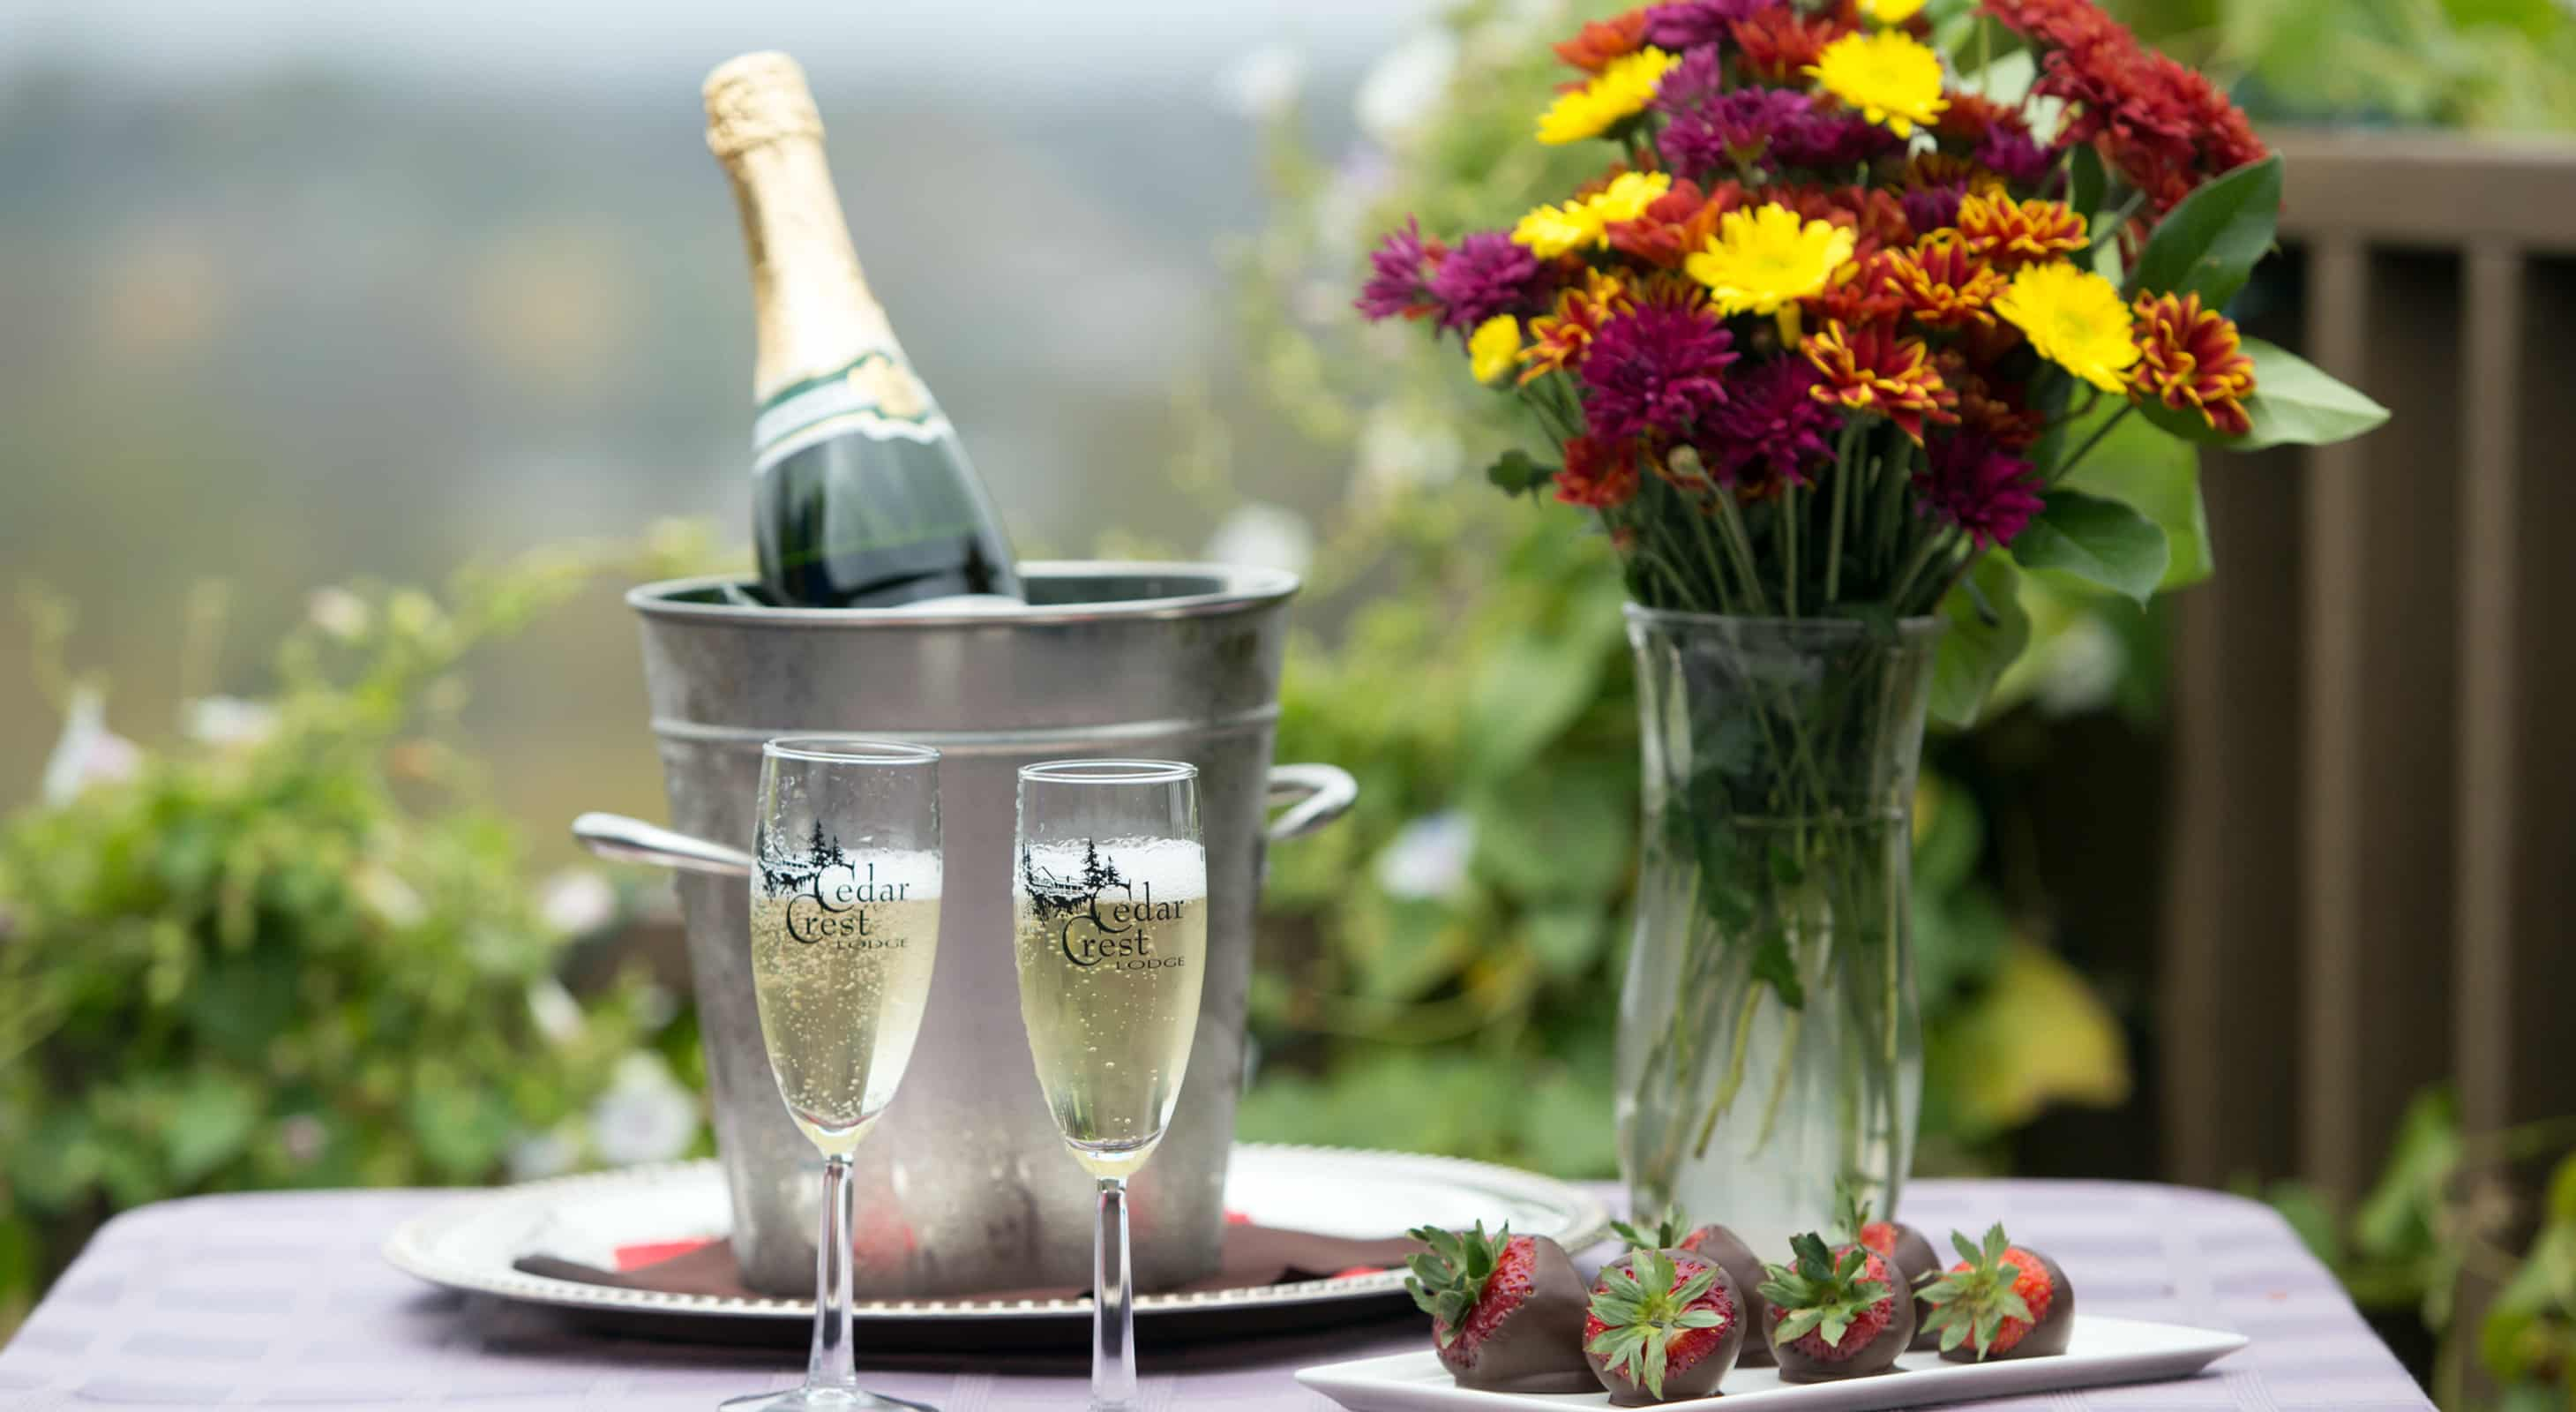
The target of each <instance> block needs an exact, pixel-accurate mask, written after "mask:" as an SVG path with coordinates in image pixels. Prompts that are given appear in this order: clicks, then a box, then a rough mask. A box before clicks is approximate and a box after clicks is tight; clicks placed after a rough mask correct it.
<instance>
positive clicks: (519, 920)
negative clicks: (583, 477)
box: [0, 545, 697, 1329]
mask: <svg viewBox="0 0 2576 1412" xmlns="http://www.w3.org/2000/svg"><path fill="white" fill-rule="evenodd" d="M671 547H673V546H670V545H666V546H665V548H671ZM681 548H682V550H683V552H686V547H685V546H681ZM634 557H635V556H633V555H632V554H621V555H616V556H611V555H608V554H605V553H601V552H595V551H579V552H574V551H557V552H545V553H538V554H532V555H530V556H527V557H526V558H523V559H521V560H518V561H516V562H514V563H511V564H509V565H507V566H504V567H500V568H496V569H488V570H487V569H468V570H466V571H464V572H461V573H459V574H458V575H456V577H455V579H454V582H453V584H452V585H451V586H450V588H449V590H448V592H447V593H446V595H445V597H444V600H443V601H442V600H441V599H438V598H433V597H432V596H431V595H429V594H427V593H423V592H420V591H417V590H413V589H397V588H389V587H383V586H359V587H356V588H352V589H330V590H324V591H323V592H322V593H320V594H317V595H316V596H315V598H314V600H313V611H312V614H311V617H310V620H309V621H307V622H306V623H305V624H303V625H302V626H300V627H298V628H297V629H296V630H295V631H293V632H292V633H291V634H290V635H289V636H288V637H287V638H286V639H285V641H284V642H283V644H282V645H281V646H280V647H279V648H278V650H277V653H276V658H275V667H274V675H275V680H274V688H275V689H274V692H273V694H271V695H269V696H267V697H265V698H263V699H261V700H257V701H245V700H238V699H233V698H215V699H211V700H200V702H199V703H198V705H197V707H196V712H197V715H198V717H199V723H198V725H197V727H196V728H195V729H194V730H193V731H191V732H190V733H189V734H187V735H186V736H183V737H182V738H181V739H178V740H175V741H173V742H170V743H169V744H168V745H167V746H166V747H162V748H154V749H148V750H147V749H144V748H142V747H139V746H136V745H134V744H132V743H131V742H128V741H125V740H124V739H122V738H121V737H117V736H114V735H112V734H110V733H108V732H106V730H105V728H104V722H103V719H102V717H103V712H102V708H101V702H102V695H103V694H102V692H101V690H100V688H99V686H98V685H97V684H96V683H90V682H81V681H76V680H75V679H74V678H73V677H72V676H71V674H70V673H69V672H68V671H67V670H66V668H65V666H64V662H63V654H64V648H65V645H66V642H67V640H68V638H69V637H70V633H71V628H72V616H71V611H70V609H69V607H68V606H67V605H65V604H62V603H60V602H58V601H54V600H50V599H46V598H43V597H41V596H34V595H31V605H32V609H33V612H34V615H35V617H36V619H37V641H38V661H37V663H36V672H37V675H38V677H39V679H40V680H41V681H42V682H44V683H45V685H46V686H47V687H48V689H49V690H50V691H51V692H52V693H53V694H54V695H55V697H56V699H57V700H58V701H60V702H62V703H63V704H64V705H65V707H66V709H67V712H68V714H69V716H70V717H71V725H70V727H69V729H67V731H66V734H65V739H64V742H63V745H62V747H61V748H60V749H59V750H58V751H57V754H56V758H55V765H54V768H53V769H52V770H51V771H49V776H48V781H47V794H48V798H46V799H45V800H43V801H40V802H37V803H34V804H32V805H30V806H28V807H25V808H22V809H20V810H19V811H17V812H16V813H15V814H13V815H11V816H10V817H9V818H7V820H6V821H5V823H0V1329H5V1328H6V1327H7V1326H8V1325H9V1324H10V1323H13V1322H14V1321H15V1319H16V1317H18V1316H19V1315H22V1314H23V1313H24V1308H25V1304H26V1301H27V1300H28V1298H29V1296H30V1295H31V1293H32V1292H33V1291H34V1290H35V1289H37V1288H39V1287H41V1283H42V1281H44V1280H45V1279H48V1278H50V1276H51V1275H52V1273H53V1272H54V1271H55V1270H56V1269H57V1268H59V1266H60V1264H61V1263H62V1262H64V1261H65V1260H67V1259H68V1258H69V1257H70V1255H71V1254H72V1253H73V1252H74V1251H76V1250H77V1249H78V1247H79V1244H80V1242H81V1241H82V1240H83V1239H85V1238H86V1237H87V1235H88V1233H89V1231H90V1230H91V1229H93V1228H94V1227H95V1226H96V1224H97V1223H98V1222H99V1221H101V1220H103V1219H104V1218H105V1217H106V1216H107V1215H109V1214H111V1213H112V1212H114V1211H116V1210H120V1209H124V1208H127V1207H131V1206H135V1205H138V1204H141V1203H143V1202H147V1201H154V1200H159V1199H163V1198H167V1197H174V1196H182V1195H187V1194H190V1193H195V1192H206V1191H224V1190H233V1189H241V1188H250V1187H311V1186H351V1185H403V1184H443V1183H470V1182H484V1181H490V1180H493V1179H495V1178H497V1177H499V1176H500V1175H501V1174H502V1173H503V1171H504V1167H505V1159H506V1158H507V1157H508V1156H509V1155H510V1154H511V1152H512V1149H513V1147H514V1145H515V1144H518V1143H521V1142H523V1141H526V1140H529V1139H530V1138H532V1137H536V1136H540V1135H547V1134H553V1135H556V1136H557V1138H558V1139H561V1137H562V1136H563V1135H565V1134H568V1133H572V1132H576V1131H577V1130H578V1127H579V1124H580V1122H581V1119H582V1115H583V1113H584V1111H585V1108H586V1106H587V1105H589V1104H591V1103H592V1102H593V1100H594V1099H597V1098H598V1097H600V1095H601V1094H602V1093H603V1092H605V1091H607V1090H608V1089H609V1088H610V1086H611V1084H612V1082H622V1080H621V1079H620V1074H621V1070H629V1069H631V1067H632V1066H633V1064H634V1063H635V1061H636V1056H637V1054H638V1050H639V1046H641V1045H643V1044H645V1043H646V1042H647V1041H648V1039H650V1037H651V1033H652V1031H653V1030H654V1029H655V1028H657V1027H658V1025H659V1024H661V1023H663V1022H664V1021H667V1019H668V1016H667V1015H665V1016H663V1017H661V1019H659V1020H657V1019H655V1018H654V1017H652V1016H651V1015H650V1013H649V1011H650V1009H651V1008H652V1007H651V1006H650V1005H649V1004H648V1000H647V996H646V995H645V993H644V992H643V990H642V989H641V988H640V987H639V986H638V985H637V984H635V983H633V982H632V981H623V982H619V983H617V984H615V985H612V986H611V987H609V988H608V989H607V990H606V992H605V993H604V994H602V995H600V996H598V997H596V998H595V999H594V1000H593V1001H592V1003H590V1004H589V1005H588V1006H587V1007H586V1008H585V1007H584V1006H582V1005H581V1004H580V1003H579V1002H576V1001H575V1000H573V999H572V998H571V997H570V996H568V995H566V994H565V993H564V992H563V991H562V989H561V988H560V987H559V986H557V985H556V983H555V981H554V979H553V977H554V974H555V968H556V966H557V963H558V961H559V960H560V959H561V956H562V954H563V952H564V949H565V948H566V946H567V945H569V944H570V943H571V942H572V941H574V940H575V939H576V937H575V936H573V935H571V934H569V933H568V932H567V931H566V930H565V929H564V926H563V924H562V923H561V922H560V921H556V920H550V919H549V917H548V916H547V915H546V914H545V912H544V911H543V909H541V907H540V905H539V901H538V899H537V897H536V896H535V893H534V891H533V889H532V888H531V887H530V885H529V881H528V879H527V878H526V877H525V876H524V870H525V854H524V850H523V844H522V839H521V836H520V834H519V831H518V830H517V829H516V828H515V827H514V826H513V825H511V824H510V823H509V822H508V821H506V820H504V819H503V818H501V817H499V816H497V815H496V814H495V813H493V812H492V811H491V810H490V809H489V808H488V807H487V806H486V804H485V803H484V802H483V787H484V781H483V779H482V777H481V774H480V772H479V770H478V768H477V766H476V765H475V764H474V763H473V761H472V760H471V759H470V758H469V756H468V755H467V754H466V753H465V752H464V751H463V750H462V749H460V747H459V746H458V745H457V744H456V743H455V742H454V740H453V738H452V737H453V735H454V731H453V722H454V718H455V715H456V712H457V710H458V709H459V708H460V707H461V706H462V704H463V702H464V689H463V686H462V684H461V682H460V680H459V678H458V677H457V676H456V671H457V669H458V667H459V665H460V663H461V661H462V659H463V658H464V657H465V656H466V654H467V653H468V652H469V651H471V650H472V649H473V648H475V647H476V646H478V645H480V644H483V643H485V642H488V641H491V640H493V639H496V638H500V637H504V636H507V635H509V634H511V633H513V632H515V631H517V630H518V629H520V628H521V627H523V626H525V625H526V624H527V623H528V622H529V621H530V620H532V619H534V618H535V617H537V616H538V615H540V614H542V613H544V612H546V611H547V610H548V609H550V608H552V607H553V606H554V605H556V604H558V603H559V602H561V601H562V600H563V599H564V598H565V597H566V596H567V595H569V594H570V593H572V592H573V591H574V590H575V589H576V588H578V587H579V586H580V585H582V584H584V583H585V582H588V581H590V580H591V579H593V578H594V577H595V576H596V575H598V574H599V573H600V572H602V571H603V570H605V569H607V568H609V567H611V566H612V565H614V566H616V567H619V568H627V567H630V566H631V565H632V563H633V560H634ZM212 601H213V600H211V599H205V598H201V600H200V603H201V606H203V605H209V604H211V603H212ZM218 616H219V613H218V612H217V611H215V610H213V609H212V608H211V607H207V608H206V610H205V611H200V612H199V613H197V614H196V615H195V622H194V623H193V625H192V627H193V630H192V631H191V632H190V633H189V634H188V635H186V637H184V638H183V640H182V641H181V643H180V644H179V648H178V650H177V651H176V652H175V653H173V663H174V667H173V669H174V670H177V671H181V672H187V671H190V670H192V668H191V665H190V664H191V663H192V662H202V661H203V660H205V659H206V658H207V657H208V655H209V654H210V652H211V644H210V643H209V642H208V641H207V637H208V635H209V634H210V633H211V631H212V629H213V626H214V622H215V619H216V618H217V617H218ZM663 1008H665V1009H667V1006H665V1007H663ZM654 1062H658V1061H654ZM667 1086H668V1087H669V1088H670V1089H671V1090H672V1092H674V1093H678V1092H679V1089H678V1085H677V1084H676V1083H669V1084H668V1085H667ZM692 1112H693V1110H692ZM681 1121H683V1122H685V1124H686V1125H687V1126H686V1128H685V1129H684V1130H683V1131H682V1132H681V1134H680V1136H681V1137H682V1138H683V1140H685V1139H686V1138H687V1137H688V1136H689V1135H690V1134H692V1133H694V1132H695V1129H696V1125H697V1124H696V1119H695V1117H694V1116H684V1117H683V1118H682V1120H681ZM580 1157H581V1152H580V1150H579V1149H578V1147H577V1146H576V1147H575V1148H574V1149H573V1150H570V1151H567V1152H566V1153H565V1154H563V1157H562V1159H561V1160H564V1161H577V1160H580Z"/></svg>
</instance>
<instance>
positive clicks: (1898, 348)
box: [1800, 319, 1959, 442]
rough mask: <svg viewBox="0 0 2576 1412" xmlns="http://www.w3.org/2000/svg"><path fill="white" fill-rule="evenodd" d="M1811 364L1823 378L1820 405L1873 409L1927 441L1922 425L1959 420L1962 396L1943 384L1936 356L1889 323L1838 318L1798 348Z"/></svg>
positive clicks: (1818, 392)
mask: <svg viewBox="0 0 2576 1412" xmlns="http://www.w3.org/2000/svg"><path fill="white" fill-rule="evenodd" d="M1800 347H1801V348H1802V349H1803V350H1804V351H1805V352H1806V355H1807V361H1808V362H1810V363H1813V364H1815V365H1816V371H1817V372H1820V373H1822V374H1824V377H1823V378H1822V379H1820V380H1819V381H1818V382H1817V383H1816V387H1815V391H1814V393H1813V396H1814V397H1815V399H1816V400H1817V401H1819V402H1825V403H1830V404H1833V405H1836V406H1842V407H1849V408H1852V409H1853V410H1856V411H1874V412H1877V413H1879V414H1880V415H1881V416H1884V417H1886V418H1887V419H1888V420H1889V421H1891V422H1894V423H1896V425H1897V426H1898V427H1900V428H1902V429H1903V430H1904V432H1905V434H1906V435H1907V436H1910V437H1912V438H1914V440H1915V441H1917V442H1920V441H1922V440H1923V421H1924V418H1926V417H1929V418H1931V419H1932V420H1933V421H1936V422H1955V421H1957V420H1959V414H1958V413H1956V412H1954V411H1951V410H1950V409H1951V408H1952V407H1953V406H1955V405H1957V403H1958V400H1959V395H1958V394H1957V393H1955V392H1953V391H1951V390H1950V389H1949V388H1948V387H1946V386H1944V385H1943V384H1942V382H1941V374H1940V372H1939V370H1938V369H1936V368H1934V367H1933V366H1932V356H1931V354H1930V352H1929V351H1928V350H1926V349H1925V347H1924V345H1923V340H1922V339H1919V338H1899V337H1897V335H1896V327H1895V325H1893V324H1890V323H1884V322H1882V323H1873V324H1863V325H1861V326H1860V327H1859V328H1858V329H1853V328H1851V327H1850V326H1848V325H1846V324H1844V323H1843V322H1842V321H1841V320H1839V319H1837V320H1834V321H1833V322H1831V323H1828V324H1826V325H1825V327H1824V331H1823V332H1821V333H1812V334H1809V335H1808V336H1807V337H1806V339H1805V340H1804V341H1803V342H1802V343H1801V344H1800Z"/></svg>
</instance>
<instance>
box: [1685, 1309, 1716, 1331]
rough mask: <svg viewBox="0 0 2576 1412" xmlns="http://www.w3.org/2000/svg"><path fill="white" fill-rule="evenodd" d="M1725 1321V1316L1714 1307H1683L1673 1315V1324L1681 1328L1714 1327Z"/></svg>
mask: <svg viewBox="0 0 2576 1412" xmlns="http://www.w3.org/2000/svg"><path fill="white" fill-rule="evenodd" d="M1725 1322H1726V1316H1724V1315H1722V1314H1720V1313H1718V1312H1717V1311H1716V1310H1714V1309H1685V1310H1683V1311H1682V1312H1681V1313H1679V1314H1677V1315H1675V1316H1674V1317H1673V1326H1674V1327H1675V1328H1682V1329H1714V1328H1717V1327H1719V1326H1720V1325H1722V1324H1724V1323H1725Z"/></svg>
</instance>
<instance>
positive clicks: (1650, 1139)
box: [1618, 605, 1941, 1259]
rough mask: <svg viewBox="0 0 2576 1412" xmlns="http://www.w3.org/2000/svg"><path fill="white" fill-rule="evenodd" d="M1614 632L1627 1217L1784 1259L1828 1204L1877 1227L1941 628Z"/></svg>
mask: <svg viewBox="0 0 2576 1412" xmlns="http://www.w3.org/2000/svg"><path fill="white" fill-rule="evenodd" d="M1627 611H1628V637H1629V641H1630V643H1631V644H1632V645H1633V647H1634V648H1635V650H1636V659H1637V709H1638V715H1639V718H1640V720H1639V724H1640V728H1641V729H1640V732H1639V735H1640V753H1641V756H1642V761H1641V763H1642V765H1643V768H1644V789H1643V807H1644V815H1645V818H1644V829H1643V846H1644V859H1643V864H1642V867H1641V870H1640V873H1639V877H1638V900H1637V927H1636V939H1635V944H1634V945H1633V946H1632V947H1631V949H1630V952H1629V957H1628V971H1627V977H1626V980H1625V983H1624V985H1623V986H1622V989H1621V992H1620V1000H1619V1020H1620V1025H1619V1092H1618V1117H1619V1145H1620V1163H1621V1169H1622V1174H1623V1175H1624V1176H1625V1178H1626V1180H1627V1184H1628V1194H1629V1198H1630V1200H1631V1201H1632V1202H1633V1203H1634V1209H1635V1210H1637V1211H1640V1212H1646V1213H1654V1212H1660V1211H1663V1210H1665V1209H1669V1208H1679V1209H1680V1210H1682V1211H1683V1212H1685V1213H1686V1214H1687V1215H1689V1216H1690V1217H1691V1218H1692V1219H1693V1220H1695V1221H1701V1222H1712V1221H1713V1222H1719V1223H1722V1224H1724V1225H1727V1226H1730V1227H1732V1228H1733V1229H1734V1230H1735V1232H1736V1234H1737V1235H1739V1236H1741V1237H1742V1238H1743V1239H1744V1240H1745V1241H1747V1242H1748V1243H1750V1244H1751V1245H1752V1247H1753V1248H1754V1249H1755V1250H1756V1251H1758V1252H1761V1253H1762V1254H1763V1255H1764V1257H1765V1258H1768V1259H1785V1258H1786V1251H1787V1250H1788V1239H1789V1237H1790V1236H1791V1235H1792V1234H1794V1233H1796V1232H1799V1231H1806V1230H1823V1229H1825V1228H1826V1227H1827V1226H1828V1224H1829V1223H1830V1221H1831V1219H1832V1217H1833V1215H1834V1208H1835V1203H1836V1198H1837V1192H1838V1190H1839V1189H1840V1188H1842V1187H1844V1186H1849V1187H1851V1188H1853V1189H1855V1190H1856V1191H1857V1192H1858V1193H1859V1194H1860V1195H1861V1196H1862V1197H1864V1198H1865V1199H1867V1200H1868V1201H1869V1202H1870V1203H1871V1204H1872V1205H1873V1206H1874V1207H1875V1208H1876V1209H1877V1210H1879V1211H1881V1212H1886V1211H1891V1210H1893V1209H1894V1207H1895V1203H1896V1197H1897V1191H1898V1187H1899V1185H1900V1184H1901V1183H1902V1181H1903V1180H1904V1177H1905V1175H1906V1171H1907V1168H1908V1164H1909V1163H1910V1162H1911V1160H1912V1157H1913V1147H1914V1127H1915V1120H1916V1117H1917V1114H1918V1112H1919V1108H1920V1104H1921V1099H1922V1091H1923V1036H1922V1022H1921V1017H1920V1014H1919V1011H1918V1007H1917V1003H1916V999H1915V990H1914V957H1913V951H1912V946H1911V941H1910V937H1911V930H1912V927H1911V911H1912V899H1911V896H1910V893H1909V883H1908V873H1909V869H1910V865H1911V861H1912V844H1913V839H1912V819H1913V802H1914V771H1915V765H1916V762H1917V760H1918V759H1919V758H1920V757H1921V754H1922V744H1923V713H1924V706H1925V702H1926V700H1927V698H1928V696H1929V694H1930V686H1931V673H1932V648H1933V643H1934V641H1935V639H1936V638H1937V637H1938V636H1939V633H1940V630H1941V624H1940V622H1939V620H1937V619H1930V618H1924V619H1913V620H1908V621H1905V622H1902V623H1894V624H1890V623H1885V622H1881V623H1867V622H1862V621H1857V620H1852V619H1838V618H1826V619H1782V618H1738V617H1722V616H1713V615H1709V614H1700V613H1678V612H1667V611H1662V610H1657V609H1649V608H1641V607H1637V606H1634V605H1631V606H1630V607H1629V608H1628V610H1627Z"/></svg>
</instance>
